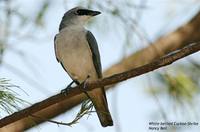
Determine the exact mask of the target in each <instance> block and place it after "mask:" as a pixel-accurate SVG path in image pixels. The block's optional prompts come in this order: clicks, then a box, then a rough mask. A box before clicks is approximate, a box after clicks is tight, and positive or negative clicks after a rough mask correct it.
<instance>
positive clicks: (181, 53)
mask: <svg viewBox="0 0 200 132" xmlns="http://www.w3.org/2000/svg"><path fill="white" fill-rule="evenodd" d="M199 50H200V43H193V44H190V45H188V46H185V47H184V48H182V49H180V50H176V51H174V52H171V53H170V54H168V55H166V56H164V57H161V58H160V59H158V60H155V61H153V62H151V63H149V64H146V65H143V66H141V67H138V68H135V69H132V70H129V71H126V72H123V73H119V74H115V75H112V76H110V77H106V78H104V79H98V80H96V81H92V82H88V83H87V84H86V85H87V89H86V90H88V91H89V90H92V89H95V88H98V87H103V86H108V85H112V84H115V83H118V82H122V81H125V80H127V79H129V78H132V77H136V76H139V75H142V74H145V73H148V72H150V71H153V70H156V69H158V68H161V67H163V66H166V65H169V64H171V63H173V62H175V61H176V60H179V59H181V58H184V57H186V56H188V55H190V54H193V53H195V52H198V51H199ZM82 87H83V84H81V85H79V86H76V87H74V88H73V89H70V91H69V93H68V94H67V95H65V94H61V93H60V94H57V95H55V96H52V97H50V98H48V99H46V100H44V101H41V102H39V103H36V104H34V105H32V106H31V107H29V108H26V109H24V110H21V111H19V112H16V113H13V114H12V115H10V116H7V117H5V118H3V119H1V120H0V127H4V126H6V125H8V124H11V123H13V122H15V121H18V120H20V119H22V118H25V117H28V116H30V115H31V114H34V113H36V112H38V111H40V110H42V109H45V108H47V107H49V106H51V105H54V104H56V103H59V102H61V101H63V100H66V99H70V98H73V97H75V96H78V95H80V94H82V92H81V91H80V88H82Z"/></svg>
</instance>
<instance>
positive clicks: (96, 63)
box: [86, 31, 102, 78]
mask: <svg viewBox="0 0 200 132" xmlns="http://www.w3.org/2000/svg"><path fill="white" fill-rule="evenodd" d="M86 38H87V41H88V44H89V46H90V49H91V52H92V59H93V63H94V66H95V69H96V72H97V75H98V77H99V78H102V68H101V59H100V54H99V49H98V45H97V41H96V39H95V37H94V36H93V34H92V33H91V32H90V31H87V34H86Z"/></svg>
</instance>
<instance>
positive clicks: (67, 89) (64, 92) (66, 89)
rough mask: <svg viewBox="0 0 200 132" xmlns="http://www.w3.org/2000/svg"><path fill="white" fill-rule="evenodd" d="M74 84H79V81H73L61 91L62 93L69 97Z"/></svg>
mask: <svg viewBox="0 0 200 132" xmlns="http://www.w3.org/2000/svg"><path fill="white" fill-rule="evenodd" d="M73 83H76V84H77V81H76V80H73V81H72V82H71V83H70V84H69V85H68V86H67V87H66V88H65V89H62V90H61V93H62V94H65V95H67V94H68V93H69V90H70V89H71V88H72V87H71V86H72V84H73Z"/></svg>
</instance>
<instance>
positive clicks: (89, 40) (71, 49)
mask: <svg viewBox="0 0 200 132" xmlns="http://www.w3.org/2000/svg"><path fill="white" fill-rule="evenodd" d="M99 14H101V12H99V11H94V10H90V9H87V8H84V7H81V6H78V7H74V8H72V9H70V10H68V11H67V12H66V13H65V14H64V16H63V17H62V20H61V22H60V25H59V33H58V34H56V36H55V38H54V49H55V55H56V59H57V61H58V62H59V63H60V64H61V65H62V67H63V69H64V70H65V71H66V72H67V73H68V75H69V76H70V77H71V79H72V80H73V82H75V83H76V84H77V85H80V84H81V83H82V82H84V81H85V80H86V79H88V80H90V81H92V80H97V79H100V78H102V66H101V60H100V53H99V49H98V45H97V41H96V39H95V37H94V35H93V34H92V33H91V32H90V31H89V30H87V29H86V28H85V25H86V24H87V22H88V21H89V20H90V19H91V18H92V17H94V16H97V15H99ZM87 94H88V96H89V97H90V99H91V101H92V103H93V105H94V107H95V109H96V113H97V115H98V118H99V121H100V123H101V125H102V126H103V127H107V126H113V120H112V117H111V114H110V111H109V108H108V103H107V98H106V93H105V90H104V87H101V88H96V89H93V90H91V91H87Z"/></svg>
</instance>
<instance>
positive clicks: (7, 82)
mask: <svg viewBox="0 0 200 132" xmlns="http://www.w3.org/2000/svg"><path fill="white" fill-rule="evenodd" d="M80 5H81V6H84V7H87V8H90V9H94V10H99V11H101V12H102V14H101V15H99V16H97V17H95V18H93V19H92V20H91V21H90V22H89V24H88V25H86V28H87V29H89V30H90V31H91V32H92V33H93V34H94V36H95V37H96V39H97V42H98V46H99V50H100V54H101V61H102V67H103V71H105V72H104V75H105V76H109V75H112V74H114V73H119V72H122V71H126V70H129V69H131V68H135V67H138V66H141V65H143V64H146V63H148V62H151V61H152V60H154V59H157V58H159V57H160V56H162V55H164V54H167V53H169V52H171V51H173V50H175V49H179V48H181V47H183V46H185V45H188V44H190V43H193V42H199V40H200V1H199V0H115V1H114V0H104V1H98V0H82V1H81V0H0V108H1V111H0V116H1V118H3V117H5V116H7V115H9V114H11V113H12V112H15V111H17V110H19V109H23V108H26V107H28V106H30V105H31V104H34V103H36V102H39V101H42V100H44V99H46V98H48V97H50V96H52V95H55V94H56V93H59V92H60V90H61V89H63V88H65V86H67V84H69V83H70V82H71V79H70V78H69V76H68V75H67V73H66V72H65V71H64V70H63V69H62V67H61V66H60V64H59V63H58V62H57V61H56V58H55V54H54V36H55V35H56V34H57V33H58V27H59V24H60V21H61V19H62V16H63V14H64V13H65V12H66V11H67V10H69V9H71V8H73V7H75V6H80ZM152 47H153V48H152ZM131 58H132V59H131ZM134 58H135V59H134ZM199 58H200V54H199V53H196V54H193V55H191V56H189V57H186V58H184V59H182V60H179V61H178V62H176V63H174V64H172V65H170V66H167V67H165V68H161V69H159V70H156V71H153V72H151V73H148V74H145V75H142V76H139V77H136V78H132V79H129V80H128V81H125V82H122V83H120V84H117V85H115V86H114V87H112V88H111V89H110V90H108V92H107V98H108V103H109V108H110V111H111V114H112V116H113V120H114V126H113V127H108V128H102V127H101V125H100V123H99V121H98V118H97V116H96V114H92V115H91V116H89V117H88V116H85V117H83V118H82V119H81V120H80V121H79V123H77V124H74V125H73V126H72V127H68V126H61V125H56V124H52V123H49V122H45V123H42V124H40V125H36V126H34V127H29V128H30V129H28V128H26V129H27V130H26V131H27V132H37V131H39V132H46V131H48V132H60V131H62V132H65V131H66V132H67V131H71V132H76V131H82V132H91V131H92V132H127V131H140V132H146V131H150V130H149V122H161V121H162V122H165V121H176V122H188V121H190V122H199V121H200V120H199V116H200V115H199V110H200V109H199V108H200V107H199V101H200V97H199V86H200V61H199V60H200V59H199ZM79 109H80V106H76V107H74V108H73V109H70V110H69V111H66V112H65V113H62V114H61V115H58V116H56V117H55V118H53V119H52V120H56V121H59V122H70V121H71V120H73V119H74V117H75V116H76V114H77V112H78V111H79ZM199 129H200V128H199V125H198V126H190V127H185V126H183V127H178V126H177V127H176V126H174V127H168V129H167V130H166V131H169V132H179V131H180V132H188V131H191V132H197V131H199Z"/></svg>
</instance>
